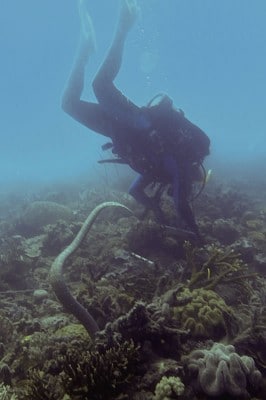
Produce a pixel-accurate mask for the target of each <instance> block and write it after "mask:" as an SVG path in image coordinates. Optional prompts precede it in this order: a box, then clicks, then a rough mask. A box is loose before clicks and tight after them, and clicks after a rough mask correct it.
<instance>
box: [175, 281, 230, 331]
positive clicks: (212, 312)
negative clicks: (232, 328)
mask: <svg viewBox="0 0 266 400" xmlns="http://www.w3.org/2000/svg"><path fill="white" fill-rule="evenodd" d="M177 296H178V297H177V304H180V303H184V302H186V304H183V305H181V306H174V307H173V315H174V318H177V319H178V320H179V322H180V324H181V327H182V329H185V330H186V329H187V330H189V333H190V334H191V335H192V336H194V337H201V338H202V337H205V338H212V339H221V338H222V337H224V336H225V335H226V333H227V330H226V323H225V317H226V318H227V320H228V319H229V318H230V319H233V318H234V316H233V311H232V309H231V308H230V307H228V306H227V305H226V304H225V302H224V300H223V299H222V298H221V297H220V296H219V295H218V294H217V293H215V292H214V291H212V290H206V289H204V288H200V289H193V290H190V289H189V288H184V289H183V290H182V291H180V292H178V293H177Z"/></svg>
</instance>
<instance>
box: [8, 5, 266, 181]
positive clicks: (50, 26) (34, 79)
mask: <svg viewBox="0 0 266 400" xmlns="http://www.w3.org/2000/svg"><path fill="white" fill-rule="evenodd" d="M119 3H120V1H118V0H98V1H92V0H91V1H88V7H89V11H90V13H91V16H92V18H93V21H94V25H95V31H96V36H97V52H96V54H95V55H94V57H93V60H92V61H91V63H90V64H89V65H88V67H87V76H86V90H85V92H84V98H86V99H90V100H91V99H94V96H93V93H92V90H91V80H92V78H93V77H94V75H95V73H96V71H97V69H98V67H99V65H100V63H101V61H102V60H103V57H104V55H105V54H106V51H107V49H108V46H109V44H110V40H111V38H112V35H113V31H114V27H115V23H116V19H117V15H118V10H119ZM138 4H139V6H140V17H139V20H138V23H137V24H136V26H134V28H133V29H132V31H131V32H130V35H129V38H128V40H127V43H126V49H125V54H124V61H123V66H122V69H121V71H120V73H119V76H118V78H117V80H116V83H117V85H118V87H119V88H120V89H121V90H122V91H123V93H124V94H126V95H127V96H128V97H129V98H130V99H132V100H133V101H134V102H135V103H137V104H138V105H144V104H146V103H147V102H148V101H149V100H150V98H151V97H153V96H154V95H155V94H156V93H157V92H166V93H168V94H169V95H170V96H171V97H172V98H173V99H174V103H175V105H176V107H180V108H181V109H183V110H184V111H185V114H186V116H187V117H188V118H189V119H190V120H192V121H193V122H194V123H196V124H197V125H199V126H200V127H201V128H202V129H203V130H204V131H206V133H207V134H208V135H209V136H210V138H211V156H210V157H209V159H208V165H209V166H210V167H211V168H212V169H213V170H214V171H215V170H217V171H218V170H219V171H227V173H228V171H230V173H232V174H233V172H237V173H239V174H241V172H243V171H244V172H246V171H249V173H250V174H251V176H252V179H253V177H257V176H259V175H261V171H262V170H264V168H265V153H266V151H265V147H266V120H265V109H266V87H265V86H266V84H265V71H266V55H265V44H266V25H265V15H266V2H265V0H254V1H252V2H251V1H250V0H223V1H218V0H204V1H198V0H163V1H162V0H139V2H138ZM79 32H80V26H79V17H78V10H77V2H76V1H73V0H56V1H55V0H48V1H45V2H43V1H38V0H25V1H21V0H14V1H10V0H1V13H0V47H1V53H2V54H1V66H0V69H1V74H0V85H1V86H0V87H1V90H0V96H1V119H0V121H1V122H0V123H1V126H0V129H1V131H0V132H1V133H0V135H1V147H0V164H1V165H0V167H1V177H0V182H1V185H2V187H3V186H5V185H9V184H11V185H13V184H27V183H42V182H53V181H56V180H75V179H77V178H78V177H80V176H81V175H83V176H86V177H87V176H88V177H90V178H91V177H93V176H97V175H98V174H99V175H100V176H102V174H104V173H106V169H105V167H103V166H100V165H98V164H97V160H99V159H101V158H105V157H106V154H104V153H103V152H102V151H101V145H102V144H104V143H105V141H106V140H105V139H104V138H102V137H100V136H99V135H97V134H95V133H93V132H91V131H89V130H88V129H87V128H85V127H83V126H81V125H80V124H78V123H77V122H75V121H74V120H72V119H71V118H70V117H69V116H68V115H66V114H65V113H64V112H63V111H62V109H61V104H60V102H61V96H62V92H63V89H64V86H65V83H66V81H67V78H68V76H69V73H70V70H71V66H72V62H73V59H74V55H75V52H76V48H77V43H78V39H79ZM228 167H229V168H228ZM120 169H121V167H120ZM120 169H119V171H120ZM107 170H108V172H107V173H108V174H109V173H110V174H111V173H113V172H114V171H115V173H117V169H114V167H110V169H109V167H107Z"/></svg>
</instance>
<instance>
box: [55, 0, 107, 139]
mask: <svg viewBox="0 0 266 400" xmlns="http://www.w3.org/2000/svg"><path fill="white" fill-rule="evenodd" d="M85 6H86V5H85V1H84V0H79V15H80V23H81V37H80V43H79V48H78V52H77V56H76V58H75V61H74V65H73V68H72V71H71V74H70V77H69V79H68V82H67V85H66V88H65V90H64V93H63V96H62V108H63V110H64V111H65V112H66V113H68V114H69V115H71V116H72V117H73V118H74V119H76V120H77V121H79V122H80V123H81V124H83V125H85V126H87V127H88V128H90V129H93V130H95V131H96V132H99V133H102V134H105V128H106V125H107V123H106V114H105V113H104V111H103V110H102V108H101V107H100V106H99V104H94V103H88V102H85V101H82V100H81V99H80V98H81V94H82V91H83V87H84V77H85V68H86V65H87V63H88V61H89V58H90V57H91V55H92V54H93V53H94V52H95V48H96V45H95V34H94V28H93V23H92V20H91V18H90V15H89V13H88V12H87V10H86V7H85Z"/></svg>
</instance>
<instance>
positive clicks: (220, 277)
mask: <svg viewBox="0 0 266 400" xmlns="http://www.w3.org/2000/svg"><path fill="white" fill-rule="evenodd" d="M184 248H185V252H186V261H187V264H188V267H189V268H190V270H191V277H190V280H189V283H188V287H189V288H195V287H204V288H205V289H214V288H215V287H216V286H217V285H218V284H219V283H227V282H236V283H237V284H238V285H240V286H241V287H242V289H243V290H245V292H247V293H249V294H250V292H251V287H250V286H249V284H248V282H247V278H254V277H255V276H256V274H245V273H243V271H245V269H246V265H245V264H244V263H243V261H242V260H241V259H240V258H239V255H238V254H235V253H234V252H233V251H232V250H231V249H222V248H219V247H216V246H209V248H208V249H207V254H204V255H203V254H199V252H200V251H201V250H198V249H197V248H192V245H191V244H190V243H189V242H185V245H184ZM203 258H207V259H206V260H205V261H202V259H203Z"/></svg>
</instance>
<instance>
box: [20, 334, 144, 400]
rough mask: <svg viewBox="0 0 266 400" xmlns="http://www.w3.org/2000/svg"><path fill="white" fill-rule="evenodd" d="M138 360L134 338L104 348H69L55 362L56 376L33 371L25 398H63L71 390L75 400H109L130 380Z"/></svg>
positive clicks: (36, 399) (52, 399) (54, 371)
mask: <svg viewBox="0 0 266 400" xmlns="http://www.w3.org/2000/svg"><path fill="white" fill-rule="evenodd" d="M138 360H139V349H138V347H136V346H135V345H134V343H133V341H126V342H122V343H120V344H117V345H115V346H113V347H110V348H105V349H104V350H102V351H99V350H97V349H94V350H83V351H82V353H81V352H80V349H77V348H76V349H74V348H72V349H67V351H66V353H65V354H62V355H61V356H60V357H58V359H57V360H55V361H54V365H53V372H52V373H53V375H52V374H51V373H47V374H45V373H44V372H43V371H40V370H34V371H32V372H31V373H30V376H29V382H28V385H27V387H28V388H27V395H26V397H25V399H30V400H59V399H61V398H62V393H67V394H68V395H69V396H70V397H69V398H71V399H74V398H77V399H84V400H86V399H88V400H94V399H95V400H106V399H107V398H110V397H111V396H112V395H114V394H116V393H119V392H121V390H122V389H123V388H124V387H125V386H126V385H127V384H128V383H129V382H130V380H131V379H132V377H133V376H134V373H135V369H136V365H137V363H138ZM60 387H61V391H60ZM60 393H61V395H60Z"/></svg>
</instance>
